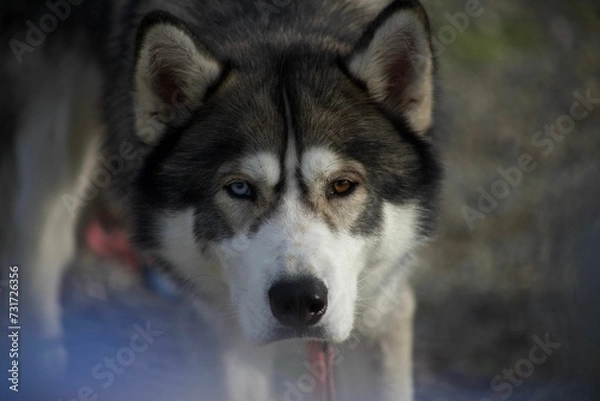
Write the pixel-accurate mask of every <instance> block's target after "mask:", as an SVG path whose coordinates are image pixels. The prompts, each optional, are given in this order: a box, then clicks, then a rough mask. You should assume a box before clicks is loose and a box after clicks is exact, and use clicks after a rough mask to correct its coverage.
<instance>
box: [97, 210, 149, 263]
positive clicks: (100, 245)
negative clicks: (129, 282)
mask: <svg viewBox="0 0 600 401" xmlns="http://www.w3.org/2000/svg"><path fill="white" fill-rule="evenodd" d="M85 242H86V244H87V245H88V247H89V249H90V250H91V251H92V252H93V253H95V254H96V255H98V256H101V257H104V258H111V259H116V260H118V261H119V262H121V263H123V264H125V265H127V266H128V267H131V268H133V269H136V270H137V269H138V268H139V267H140V259H139V257H138V256H137V255H136V253H135V252H134V250H133V247H132V246H131V243H130V242H129V238H128V237H127V233H126V232H125V230H124V229H122V228H118V229H114V230H111V231H110V232H108V231H107V230H105V228H104V227H103V226H102V224H100V220H99V219H98V218H92V220H91V221H90V223H89V224H88V226H87V227H86V229H85Z"/></svg>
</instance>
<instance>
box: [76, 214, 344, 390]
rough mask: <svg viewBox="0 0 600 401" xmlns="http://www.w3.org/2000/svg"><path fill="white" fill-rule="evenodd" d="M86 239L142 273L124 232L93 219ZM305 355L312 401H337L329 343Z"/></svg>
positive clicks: (97, 249) (312, 345)
mask: <svg viewBox="0 0 600 401" xmlns="http://www.w3.org/2000/svg"><path fill="white" fill-rule="evenodd" d="M84 235H85V242H86V244H87V246H88V248H89V249H90V250H91V251H92V252H93V253H95V254H96V255H98V256H101V257H104V258H112V259H115V260H118V261H119V262H121V263H122V264H123V265H125V266H127V267H129V268H132V269H134V270H140V269H141V259H140V257H139V256H138V255H137V254H136V253H135V250H134V249H133V247H132V246H131V242H130V241H129V237H128V236H127V232H126V231H125V229H124V228H122V227H117V228H113V229H110V230H107V229H106V228H105V227H104V226H103V225H102V223H101V222H100V219H99V218H98V217H94V218H92V219H91V221H90V222H89V224H88V225H87V226H86V228H85V231H84ZM306 351H307V356H308V362H309V364H310V366H311V368H312V369H311V370H312V371H313V373H314V372H317V373H318V375H319V377H317V383H316V385H315V390H314V392H313V400H314V401H336V394H335V386H334V372H333V350H332V348H331V347H330V346H329V345H328V344H327V343H326V342H322V341H309V342H308V343H307V346H306Z"/></svg>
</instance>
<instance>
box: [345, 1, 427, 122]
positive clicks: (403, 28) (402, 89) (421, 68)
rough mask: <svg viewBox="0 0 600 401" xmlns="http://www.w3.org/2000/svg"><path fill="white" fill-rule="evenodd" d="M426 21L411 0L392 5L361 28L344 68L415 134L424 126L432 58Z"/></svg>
mask: <svg viewBox="0 0 600 401" xmlns="http://www.w3.org/2000/svg"><path fill="white" fill-rule="evenodd" d="M431 49H432V47H431V34H430V30H429V20H428V18H427V14H426V12H425V10H424V8H423V6H422V5H421V4H420V3H419V1H417V0H397V1H394V2H393V3H392V4H390V5H389V6H388V7H386V8H385V9H384V10H383V11H382V12H381V13H380V14H379V16H378V17H377V18H376V19H375V21H374V22H373V23H372V24H371V26H369V27H368V28H367V31H366V32H365V34H364V35H363V37H362V39H361V40H360V41H359V42H358V45H357V47H356V49H355V50H354V52H353V53H352V54H351V55H350V56H349V57H348V58H347V59H346V60H345V62H346V68H347V69H348V71H349V72H350V74H352V75H353V76H354V77H355V78H357V79H358V80H360V81H362V82H363V83H364V84H365V85H366V87H367V90H368V91H369V94H370V95H371V97H372V98H373V99H374V100H375V101H376V102H378V103H379V104H380V105H381V106H383V108H384V109H385V110H386V111H388V112H390V113H392V114H393V115H395V116H397V117H402V118H405V119H406V120H407V121H408V122H409V123H410V124H411V126H412V127H413V128H414V129H415V131H417V132H418V133H424V132H425V131H427V129H428V128H429V127H430V125H431V122H432V112H433V69H434V68H433V59H432V50H431Z"/></svg>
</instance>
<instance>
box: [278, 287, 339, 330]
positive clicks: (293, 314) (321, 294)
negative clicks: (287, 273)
mask: <svg viewBox="0 0 600 401" xmlns="http://www.w3.org/2000/svg"><path fill="white" fill-rule="evenodd" d="M269 302H270V304H271V312H272V313H273V316H275V318H276V319H277V320H279V322H280V323H281V324H283V325H286V326H293V327H305V326H311V325H313V324H315V323H317V322H318V321H319V320H321V317H322V316H323V315H324V314H325V311H326V310H327V288H326V287H325V284H323V282H322V281H320V280H317V279H313V278H300V279H295V280H286V281H279V282H277V283H275V284H273V286H272V287H271V289H270V290H269Z"/></svg>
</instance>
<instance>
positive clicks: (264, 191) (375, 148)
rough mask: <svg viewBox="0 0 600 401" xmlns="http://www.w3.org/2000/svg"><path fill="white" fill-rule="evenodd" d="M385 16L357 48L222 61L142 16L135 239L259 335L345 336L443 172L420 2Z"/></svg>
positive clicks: (421, 221) (184, 34) (409, 242)
mask: <svg viewBox="0 0 600 401" xmlns="http://www.w3.org/2000/svg"><path fill="white" fill-rule="evenodd" d="M403 3H404V2H403ZM387 12H388V14H389V15H387V17H385V16H384V17H385V18H383V17H382V18H380V20H379V21H378V22H377V24H378V25H377V26H374V27H372V29H371V31H372V32H370V33H368V34H367V35H368V37H367V38H366V39H363V41H362V42H363V43H362V44H361V45H360V46H359V47H357V48H356V49H355V50H354V52H352V53H351V54H346V55H339V54H332V53H328V52H321V51H315V52H314V53H312V54H311V53H306V52H305V53H304V54H303V55H302V57H293V56H290V55H289V54H288V55H287V56H283V55H274V56H273V57H272V58H270V59H267V60H265V62H264V64H263V65H259V64H258V63H249V65H248V66H243V65H240V64H239V63H238V64H237V65H236V66H233V67H231V68H230V69H228V70H227V71H225V70H224V69H223V67H222V63H220V62H218V61H217V60H215V59H214V58H212V56H211V55H210V53H209V52H208V51H207V50H205V49H204V48H203V47H202V46H201V45H200V44H199V42H198V40H196V39H195V38H194V37H193V35H192V33H191V32H189V30H188V29H187V28H184V27H183V26H182V25H181V24H180V23H179V22H176V21H172V20H170V19H169V18H168V17H165V15H164V14H160V15H158V16H153V17H149V18H148V19H147V21H146V22H145V23H143V24H142V25H143V26H142V28H141V29H143V30H144V32H143V34H141V35H140V43H139V44H138V47H139V51H138V53H139V57H138V64H137V68H136V98H135V100H136V112H137V115H136V116H137V121H136V122H137V130H138V132H139V133H140V135H141V136H142V137H143V139H144V140H145V141H146V142H148V143H149V144H152V145H153V146H154V150H153V151H152V152H151V153H150V155H149V156H148V158H147V160H146V162H145V166H144V168H143V169H142V171H141V173H140V178H139V180H138V184H137V185H136V191H137V193H136V196H135V199H136V202H137V204H138V205H137V207H136V210H137V221H138V223H139V224H138V230H139V233H138V238H141V241H140V243H141V245H142V246H144V247H145V248H146V249H147V250H148V251H149V252H150V253H152V254H153V255H154V256H155V257H156V258H157V259H158V260H161V261H163V262H165V263H166V264H168V265H169V266H170V267H172V269H173V271H174V272H175V274H176V276H178V277H181V278H183V279H184V280H185V281H186V282H187V283H189V284H191V286H192V288H193V289H194V291H197V292H198V294H199V295H202V296H204V297H206V298H207V299H212V300H218V301H221V300H222V298H220V295H222V294H226V295H227V296H228V297H229V299H230V301H231V302H230V303H226V304H220V305H214V306H215V308H222V309H223V314H224V315H231V316H237V319H238V320H237V321H238V323H239V324H240V326H241V328H242V331H243V332H244V334H245V335H246V337H247V338H248V339H250V340H251V341H253V342H257V343H265V342H270V341H276V340H281V339H284V338H289V337H317V338H324V339H328V340H331V341H343V340H344V339H346V338H347V337H348V336H349V335H350V333H351V331H352V329H353V327H354V318H355V314H356V304H357V302H359V301H360V297H361V290H362V288H361V283H362V280H365V279H366V278H368V277H369V276H370V275H371V274H373V273H375V272H376V270H377V269H386V268H387V269H389V268H391V267H392V266H394V265H397V264H398V263H399V261H400V260H401V259H402V257H403V256H404V255H405V254H406V253H407V252H409V251H410V250H411V249H412V248H413V247H414V245H415V243H416V241H417V239H418V238H419V237H420V236H421V235H422V234H423V228H424V226H425V225H426V223H427V219H428V218H429V215H430V206H431V201H432V197H433V192H434V189H435V185H436V181H437V174H438V167H437V164H436V162H435V160H434V158H433V157H432V155H431V152H430V146H429V144H428V141H427V139H426V138H425V135H426V131H428V128H429V126H430V123H431V103H432V100H431V96H432V94H431V86H432V83H431V74H432V65H431V52H430V47H429V39H428V36H427V35H428V34H427V28H426V22H424V19H423V18H424V16H423V13H422V10H421V9H420V8H418V7H416V6H415V7H407V6H406V5H404V6H403V7H398V6H396V7H395V8H392V9H390V10H388V11H387ZM165 49H166V50H165ZM415 51H418V52H419V54H418V55H419V57H420V58H419V59H418V60H419V63H418V64H415V63H414V62H411V61H410V60H409V59H408V58H409V57H412V56H414V55H413V54H412V53H413V52H415ZM423 60H425V61H423ZM174 102H177V104H178V110H176V111H175V112H173V111H172V110H171V109H169V107H165V105H169V104H173V103H174ZM182 106H183V107H182ZM182 109H183V110H184V112H181V110H182ZM148 132H150V135H146V136H145V137H144V133H148ZM156 132H158V133H159V134H158V135H155V133H156ZM231 308H232V309H233V310H231ZM232 312H233V313H232Z"/></svg>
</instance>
